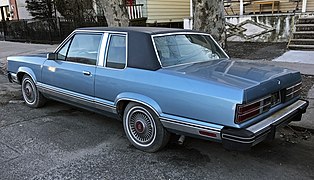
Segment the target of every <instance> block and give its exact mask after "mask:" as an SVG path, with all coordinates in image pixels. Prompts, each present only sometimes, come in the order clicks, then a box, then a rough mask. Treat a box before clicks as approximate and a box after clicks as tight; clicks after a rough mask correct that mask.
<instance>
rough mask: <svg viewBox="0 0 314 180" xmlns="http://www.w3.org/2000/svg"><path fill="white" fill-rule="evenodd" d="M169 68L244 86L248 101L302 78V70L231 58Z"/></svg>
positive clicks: (230, 84) (168, 69)
mask: <svg viewBox="0 0 314 180" xmlns="http://www.w3.org/2000/svg"><path fill="white" fill-rule="evenodd" d="M166 70H167V71H171V72H174V73H180V74H184V75H186V76H189V77H193V78H197V79H202V80H208V81H211V82H213V83H218V84H221V85H223V86H231V87H234V88H239V89H242V90H243V91H244V99H243V102H244V103H247V102H251V101H254V100H256V99H259V98H262V97H264V96H266V95H270V94H271V93H274V92H278V91H280V90H282V89H284V88H287V87H290V86H292V85H294V84H297V83H298V82H300V81H301V75H300V73H299V72H297V71H294V70H290V69H286V68H281V67H276V66H273V65H267V64H261V63H254V62H243V61H239V60H237V61H235V60H229V59H224V60H214V61H208V62H202V63H194V64H185V65H179V66H175V67H169V68H166Z"/></svg>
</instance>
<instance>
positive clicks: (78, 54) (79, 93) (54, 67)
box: [42, 32, 102, 106]
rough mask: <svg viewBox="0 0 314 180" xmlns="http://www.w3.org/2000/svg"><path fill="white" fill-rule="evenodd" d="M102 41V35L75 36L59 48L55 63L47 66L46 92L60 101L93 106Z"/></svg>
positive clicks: (86, 34)
mask: <svg viewBox="0 0 314 180" xmlns="http://www.w3.org/2000/svg"><path fill="white" fill-rule="evenodd" d="M101 39H102V34H101V33H86V32H84V33H75V34H74V35H73V36H72V37H71V38H70V39H69V40H68V41H67V42H66V43H64V44H63V46H62V47H61V48H59V50H58V51H57V59H56V60H47V61H46V62H45V63H44V67H43V70H42V83H43V84H44V86H45V89H46V90H48V91H49V92H50V94H52V95H54V96H57V97H58V98H63V99H66V100H70V101H74V102H78V103H84V104H87V105H90V106H91V105H92V102H93V98H94V80H95V71H96V64H97V59H98V53H99V47H100V42H101Z"/></svg>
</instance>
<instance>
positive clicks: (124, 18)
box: [95, 0, 129, 26]
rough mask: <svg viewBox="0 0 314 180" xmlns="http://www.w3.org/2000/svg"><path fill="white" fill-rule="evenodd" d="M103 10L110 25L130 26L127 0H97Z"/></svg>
mask: <svg viewBox="0 0 314 180" xmlns="http://www.w3.org/2000/svg"><path fill="white" fill-rule="evenodd" d="M95 3H96V5H97V6H98V7H99V8H100V9H102V10H103V13H104V15H105V17H106V21H107V23H108V26H129V17H128V13H127V9H126V0H95Z"/></svg>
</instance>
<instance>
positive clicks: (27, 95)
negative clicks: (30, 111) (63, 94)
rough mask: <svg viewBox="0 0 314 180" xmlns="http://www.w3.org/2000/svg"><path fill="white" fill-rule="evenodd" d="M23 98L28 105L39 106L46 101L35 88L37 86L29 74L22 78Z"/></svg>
mask: <svg viewBox="0 0 314 180" xmlns="http://www.w3.org/2000/svg"><path fill="white" fill-rule="evenodd" d="M22 94H23V99H24V101H25V103H26V105H27V106H29V107H41V106H43V105H44V104H45V103H46V98H45V97H44V96H43V95H42V94H41V93H40V92H39V91H38V90H37V87H36V85H35V83H34V81H33V80H32V78H31V77H30V76H29V75H24V76H23V79H22Z"/></svg>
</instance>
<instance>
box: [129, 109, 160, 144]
mask: <svg viewBox="0 0 314 180" xmlns="http://www.w3.org/2000/svg"><path fill="white" fill-rule="evenodd" d="M128 126H129V133H130V135H131V138H132V139H134V140H135V141H136V143H137V144H139V145H141V146H149V145H150V144H151V143H152V142H153V141H154V139H155V137H156V127H155V122H154V119H153V117H152V116H151V115H150V114H149V112H147V111H146V110H145V109H144V108H141V107H137V108H136V109H131V110H130V112H129V115H128Z"/></svg>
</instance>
